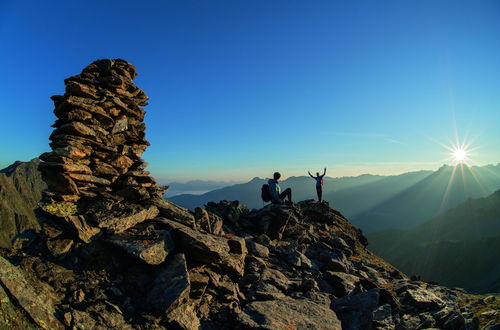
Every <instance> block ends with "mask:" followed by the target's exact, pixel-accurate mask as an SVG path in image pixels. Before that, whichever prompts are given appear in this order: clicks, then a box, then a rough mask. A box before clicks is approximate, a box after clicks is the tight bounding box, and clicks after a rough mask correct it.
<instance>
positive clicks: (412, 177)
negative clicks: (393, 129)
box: [168, 164, 500, 232]
mask: <svg viewBox="0 0 500 330" xmlns="http://www.w3.org/2000/svg"><path fill="white" fill-rule="evenodd" d="M266 182H267V179H260V178H254V179H252V180H251V181H249V182H247V183H242V184H236V185H232V186H228V187H224V188H221V189H216V190H213V191H210V192H208V193H205V194H202V195H190V194H183V195H178V196H174V197H170V198H168V199H169V200H171V201H172V202H174V203H176V204H178V205H181V206H184V207H186V208H190V209H193V208H194V207H197V206H203V205H204V204H206V203H208V202H210V201H219V200H239V201H240V202H241V203H243V204H245V205H248V206H249V207H250V208H260V207H262V205H263V203H262V200H261V198H260V188H261V186H262V184H264V183H266ZM314 184H315V181H314V180H312V179H311V178H310V177H306V176H301V177H290V178H288V179H287V180H284V181H283V182H282V183H281V184H280V186H281V187H282V189H284V188H287V187H290V188H292V191H293V199H294V200H295V201H300V200H305V199H312V198H315V197H316V192H315V187H314ZM499 188H500V164H497V165H495V166H494V165H488V166H482V167H478V166H473V167H468V166H466V165H458V166H446V165H445V166H442V167H441V168H440V169H438V170H437V171H418V172H409V173H404V174H401V175H395V176H379V175H369V174H365V175H361V176H357V177H344V178H330V177H325V185H324V186H323V196H324V199H325V200H327V201H328V202H329V203H330V205H331V206H332V207H334V208H336V209H337V210H339V211H340V212H342V213H343V214H344V215H345V216H346V217H347V218H349V219H351V222H352V223H353V224H355V225H357V226H359V227H360V228H361V229H363V231H365V232H377V231H384V230H388V229H406V228H411V227H415V226H418V225H419V224H421V223H424V222H425V221H428V220H429V219H431V218H432V217H434V216H436V215H438V214H440V213H442V212H444V211H446V210H447V209H449V208H452V207H455V206H457V205H458V204H460V203H461V202H463V201H465V200H466V199H467V198H469V197H473V198H477V197H485V196H488V195H490V194H491V193H493V192H494V191H495V190H496V189H499Z"/></svg>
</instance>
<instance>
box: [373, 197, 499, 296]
mask: <svg viewBox="0 0 500 330" xmlns="http://www.w3.org/2000/svg"><path fill="white" fill-rule="evenodd" d="M368 237H369V240H370V247H369V248H370V250H372V251H374V252H375V253H377V254H378V255H380V256H382V257H383V258H385V259H386V260H388V261H389V262H391V263H392V264H394V265H395V266H396V267H398V268H399V269H401V270H403V271H404V272H406V273H407V274H418V275H421V276H422V277H423V278H424V279H425V280H432V281H437V282H439V283H442V284H445V285H447V286H455V287H463V288H466V289H467V290H470V291H473V292H478V293H484V292H499V291H500V264H499V263H498V262H495V260H497V261H498V260H500V190H498V191H496V192H495V193H493V194H492V195H490V196H488V197H485V198H479V199H468V200H467V201H465V202H463V203H462V204H460V205H459V206H457V207H456V208H453V209H450V210H448V211H446V212H445V213H444V214H442V215H440V216H438V217H436V218H434V219H432V220H431V221H428V222H426V223H425V224H423V225H421V226H419V227H417V228H415V229H411V230H406V231H405V230H392V231H386V232H380V233H374V234H372V235H369V236H368Z"/></svg>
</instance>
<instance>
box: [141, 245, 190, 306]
mask: <svg viewBox="0 0 500 330" xmlns="http://www.w3.org/2000/svg"><path fill="white" fill-rule="evenodd" d="M190 287H191V285H190V281H189V273H188V271H187V266H186V258H185V257H184V254H182V253H180V254H177V255H174V256H172V257H171V258H169V260H167V262H166V263H165V264H163V265H162V266H161V269H160V270H159V271H158V273H157V274H156V275H155V279H154V281H153V283H152V284H151V286H150V287H149V288H148V289H149V292H147V298H146V301H147V306H149V308H151V310H152V311H153V312H154V313H155V314H156V315H159V316H167V315H168V314H169V312H170V311H171V310H174V309H175V308H177V307H179V306H180V305H181V304H182V303H184V302H185V301H186V300H187V299H188V298H189V290H190Z"/></svg>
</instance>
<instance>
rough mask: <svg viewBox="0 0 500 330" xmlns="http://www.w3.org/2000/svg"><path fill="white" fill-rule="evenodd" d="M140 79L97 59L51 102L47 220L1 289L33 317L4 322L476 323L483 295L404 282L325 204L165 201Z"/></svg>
mask: <svg viewBox="0 0 500 330" xmlns="http://www.w3.org/2000/svg"><path fill="white" fill-rule="evenodd" d="M134 77H135V69H134V68H133V67H132V66H131V65H130V64H129V63H127V62H125V61H123V60H113V61H111V60H100V61H97V62H95V63H93V64H91V65H90V66H89V67H87V68H85V69H84V70H83V72H82V74H81V75H78V76H75V77H72V78H69V79H67V80H66V94H65V95H64V96H60V97H54V98H53V99H54V100H55V104H56V110H55V113H56V115H57V116H58V118H59V119H58V120H57V121H56V123H55V125H54V126H55V127H56V130H55V131H54V133H53V134H52V135H51V140H52V143H51V146H52V147H53V151H52V152H51V153H47V154H44V155H43V156H42V158H43V160H44V163H43V165H42V164H41V166H40V168H41V170H42V173H43V175H44V178H45V180H46V181H47V184H48V187H49V190H48V191H47V192H46V194H45V197H44V200H43V201H42V203H41V210H40V212H41V213H42V214H43V217H41V218H40V222H41V227H42V229H41V231H40V233H39V234H38V235H33V236H29V237H26V238H22V239H19V240H18V241H17V242H16V244H15V249H13V250H11V251H10V252H9V253H7V254H6V255H5V257H6V259H5V260H4V259H0V261H1V262H2V263H4V264H5V267H4V268H3V269H2V272H0V284H1V285H0V289H1V290H0V297H4V299H6V302H7V303H8V305H7V307H8V309H6V310H8V311H11V310H13V313H14V312H16V311H21V314H22V315H25V316H26V320H24V319H19V320H18V319H16V318H15V317H6V318H5V319H6V320H8V322H11V325H12V324H14V325H15V326H18V327H26V322H27V323H28V324H29V325H30V326H31V327H33V328H35V327H41V328H45V329H52V328H59V327H65V328H71V329H83V328H85V329H87V328H89V329H94V328H95V329H102V328H123V329H134V328H137V329H303V328H307V329H341V328H342V329H365V328H366V329H368V328H378V329H395V328H397V329H416V328H432V327H434V328H443V329H451V328H453V329H476V328H477V327H478V324H479V323H478V319H477V317H476V316H475V315H474V312H475V311H476V310H480V309H481V308H483V307H484V306H485V304H486V303H485V302H484V301H483V300H481V299H480V298H479V297H476V296H471V295H468V294H466V293H464V292H462V291H460V290H454V289H448V288H444V287H440V286H438V285H434V284H429V283H424V282H419V281H413V280H411V279H409V278H407V277H406V276H405V275H404V274H402V273H400V272H399V271H398V270H396V269H394V268H393V267H392V266H390V265H389V264H387V263H386V262H385V261H383V260H382V259H380V258H378V257H376V256H375V255H373V254H371V253H370V252H369V251H368V250H366V245H367V241H366V239H365V237H364V236H363V234H362V233H361V231H360V230H359V229H358V228H356V227H354V226H352V225H351V224H350V223H349V222H348V221H347V220H346V219H345V218H344V217H343V216H342V214H340V213H339V212H337V211H336V210H334V209H332V208H330V207H329V205H328V204H327V203H317V202H314V201H305V202H301V203H298V204H293V205H291V206H273V205H270V206H267V207H265V208H263V209H260V210H253V211H249V210H248V209H247V208H246V207H245V206H243V205H241V204H240V203H238V202H227V201H222V202H220V203H210V204H209V205H207V206H206V207H205V209H202V208H199V209H196V211H195V212H190V211H189V210H186V209H183V208H181V207H179V206H177V205H175V204H172V203H170V202H166V201H163V200H161V199H160V198H159V196H160V195H161V192H162V189H161V188H160V187H158V186H157V185H156V183H155V182H154V180H153V179H152V178H151V177H149V175H148V173H147V172H146V171H144V168H145V163H144V162H143V161H142V160H141V159H140V155H141V153H142V152H143V151H144V149H145V147H146V146H147V142H146V141H145V140H144V128H145V126H144V124H143V122H142V120H143V118H144V111H143V110H142V109H141V108H140V106H143V105H145V102H146V99H147V98H146V96H145V95H144V93H143V92H142V91H140V90H139V89H138V88H137V87H135V85H133V83H132V79H133V78H134ZM2 267H3V266H2ZM12 274H14V276H16V277H22V278H25V279H26V281H20V282H17V283H14V282H13V281H12V279H11V276H12ZM41 295H46V296H47V297H48V298H49V299H46V300H43V302H42V301H40V299H41V298H40V297H41ZM38 298H40V299H38ZM3 303H4V301H3V300H2V304H3ZM9 313H10V312H9ZM11 314H12V313H10V314H9V315H11ZM9 315H7V316H9ZM0 316H1V315H0ZM0 322H3V323H4V324H7V321H2V318H0ZM16 322H17V323H16ZM0 324H1V323H0Z"/></svg>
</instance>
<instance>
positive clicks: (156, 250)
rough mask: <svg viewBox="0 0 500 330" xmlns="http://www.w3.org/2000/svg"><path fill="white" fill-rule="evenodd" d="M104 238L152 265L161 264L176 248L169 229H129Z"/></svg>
mask: <svg viewBox="0 0 500 330" xmlns="http://www.w3.org/2000/svg"><path fill="white" fill-rule="evenodd" d="M132 229H133V228H132ZM104 240H105V241H106V242H109V243H111V244H113V245H115V246H118V247H119V248H121V249H122V250H124V251H125V252H127V253H129V254H130V255H133V256H134V257H137V258H139V259H141V260H143V261H144V262H145V263H147V264H150V265H159V264H161V263H162V262H163V261H165V259H166V258H167V256H168V254H169V253H171V252H172V250H173V248H174V243H173V240H172V237H171V236H170V233H169V232H168V231H153V232H145V231H144V230H137V231H132V230H130V229H129V230H128V231H126V232H124V233H121V234H116V235H111V236H109V237H106V238H104Z"/></svg>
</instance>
